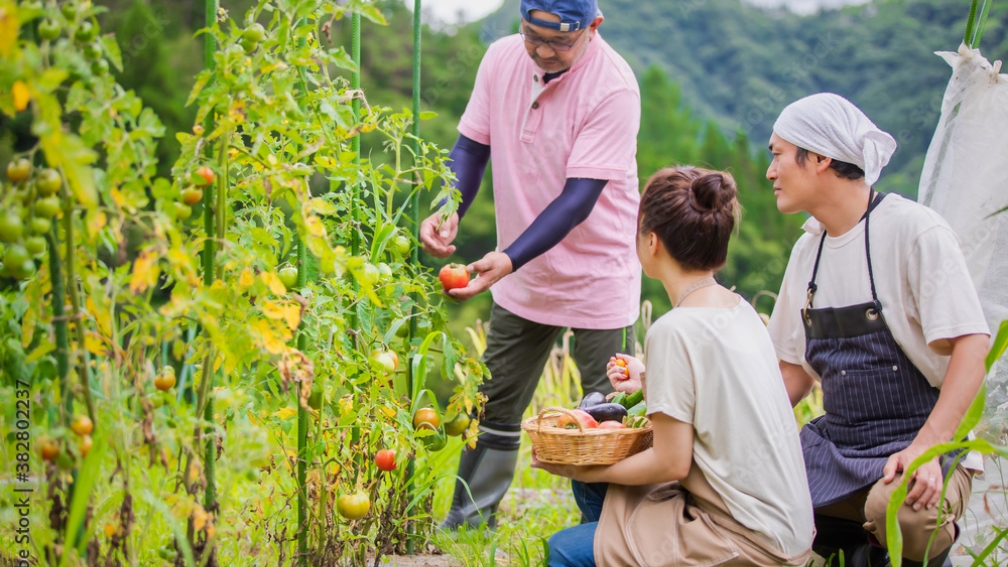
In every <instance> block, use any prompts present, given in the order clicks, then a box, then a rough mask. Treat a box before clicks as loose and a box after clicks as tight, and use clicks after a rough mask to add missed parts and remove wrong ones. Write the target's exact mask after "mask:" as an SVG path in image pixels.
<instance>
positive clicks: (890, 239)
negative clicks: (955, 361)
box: [769, 194, 990, 469]
mask: <svg viewBox="0 0 1008 567" xmlns="http://www.w3.org/2000/svg"><path fill="white" fill-rule="evenodd" d="M804 228H805V232H806V234H804V235H802V237H801V238H799V239H798V242H797V243H796V244H795V246H794V249H793V250H792V251H791V259H790V260H789V261H788V266H787V270H785V272H784V281H783V283H782V284H781V291H780V295H779V296H778V298H777V304H776V305H775V306H774V310H773V315H772V316H771V317H770V328H769V329H770V336H771V338H772V339H773V343H774V347H775V348H776V349H777V356H778V357H780V359H781V360H783V361H784V362H789V363H791V364H800V365H802V367H804V368H805V371H806V372H808V373H809V375H810V376H813V377H815V378H817V379H818V378H819V375H818V374H817V373H816V372H815V370H813V369H812V367H811V366H809V364H808V362H806V360H805V329H804V327H803V326H802V322H801V310H802V308H803V307H804V306H805V301H806V299H807V290H808V283H809V280H810V279H811V277H812V269H813V267H814V265H815V258H816V252H817V250H818V248H819V239H820V238H821V237H822V232H823V228H822V225H821V224H820V223H819V221H817V220H816V219H815V218H810V219H809V220H808V221H807V222H806V223H805V226H804ZM870 238H871V242H870V245H871V257H872V270H873V272H874V274H875V290H876V292H877V293H878V298H879V301H880V302H881V303H882V316H883V317H884V318H885V321H886V324H887V325H888V326H889V330H890V331H891V332H892V335H893V338H894V339H895V340H896V343H897V344H899V345H900V348H902V349H903V352H904V353H905V354H906V355H907V357H908V358H909V359H910V361H911V362H913V364H914V366H916V367H917V369H918V370H920V371H921V373H922V374H923V375H924V377H925V378H926V379H927V381H928V382H929V383H931V385H932V386H934V387H936V388H941V385H942V381H943V380H944V379H945V370H946V369H947V368H948V362H949V356H948V352H947V351H948V343H947V339H951V338H955V337H959V336H962V335H970V334H990V330H989V329H988V327H987V321H986V320H985V319H984V314H983V310H982V309H981V307H980V300H979V299H978V298H977V294H976V289H975V288H974V287H973V280H972V279H971V278H970V274H969V270H968V269H967V268H966V261H965V259H964V258H963V253H962V249H961V248H960V246H959V240H958V239H957V238H956V235H955V233H954V232H953V231H952V229H951V228H949V225H948V223H946V222H945V220H944V219H942V218H941V217H940V216H939V215H938V213H936V212H934V211H932V210H931V209H929V208H927V207H925V206H923V205H920V204H918V203H915V202H913V201H908V200H907V199H904V198H902V197H900V196H899V195H895V194H890V195H887V196H886V198H885V200H883V201H882V202H881V203H879V205H878V206H877V207H876V208H875V209H874V210H873V211H872V213H871V231H870ZM816 285H817V291H816V294H815V300H814V304H813V306H814V307H816V308H821V307H845V306H848V305H855V304H859V303H866V302H869V301H871V299H872V295H871V285H870V284H869V279H868V261H867V259H866V258H865V246H864V221H861V222H860V223H859V224H858V225H857V226H856V227H854V228H853V229H851V230H849V231H847V232H846V233H845V234H842V235H840V236H827V237H826V242H825V244H824V245H823V251H822V260H821V261H820V263H819V274H818V276H817V277H816ZM929 345H932V346H934V347H937V348H939V349H944V351H945V353H944V354H940V353H939V352H936V351H935V350H934V349H933V348H932V347H931V346H929ZM978 457H979V455H977V454H971V455H970V456H969V457H967V459H966V460H965V461H964V462H963V466H965V467H966V468H973V469H980V468H982V460H979V461H978Z"/></svg>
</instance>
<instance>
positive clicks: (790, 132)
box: [773, 93, 896, 185]
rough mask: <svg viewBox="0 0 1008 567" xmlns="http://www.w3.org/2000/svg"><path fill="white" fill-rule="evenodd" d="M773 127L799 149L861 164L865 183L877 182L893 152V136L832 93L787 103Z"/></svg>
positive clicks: (845, 100)
mask: <svg viewBox="0 0 1008 567" xmlns="http://www.w3.org/2000/svg"><path fill="white" fill-rule="evenodd" d="M773 129H774V132H776V133H777V135H778V136H780V137H781V138H784V139H785V140H787V141H788V142H791V143H792V144H794V145H796V146H798V147H799V148H804V149H806V150H809V151H812V152H815V153H817V154H820V155H823V156H826V157H828V158H833V159H835V160H839V161H845V162H847V163H853V164H854V165H856V166H858V167H860V168H861V169H863V170H864V172H865V182H866V183H867V184H868V185H873V184H874V183H875V182H876V181H878V178H879V175H880V174H881V173H882V168H883V167H885V166H886V164H887V163H889V158H890V157H892V155H893V153H894V152H895V151H896V140H894V139H893V137H892V136H890V135H889V134H888V133H886V132H883V131H882V130H880V129H879V128H878V126H875V123H873V122H872V121H871V120H870V119H869V118H868V117H867V116H865V113H864V112H861V109H859V108H858V107H856V106H854V104H853V103H852V102H851V101H849V100H847V99H845V98H844V97H842V96H840V95H835V94H833V93H819V94H814V95H812V96H807V97H805V98H803V99H801V100H798V101H795V102H793V103H791V104H789V105H788V106H787V108H785V109H784V111H783V112H781V115H780V117H778V118H777V122H776V123H774V127H773Z"/></svg>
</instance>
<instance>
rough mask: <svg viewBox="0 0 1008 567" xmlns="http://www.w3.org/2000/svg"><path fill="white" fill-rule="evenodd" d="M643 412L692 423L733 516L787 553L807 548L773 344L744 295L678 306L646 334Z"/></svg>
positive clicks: (802, 480) (803, 490)
mask: <svg viewBox="0 0 1008 567" xmlns="http://www.w3.org/2000/svg"><path fill="white" fill-rule="evenodd" d="M645 349H646V352H647V367H648V370H647V405H648V413H649V414H654V413H658V412H660V413H663V414H665V415H668V416H670V417H673V418H675V419H678V420H679V421H682V422H685V423H690V424H692V425H693V428H694V430H695V435H694V439H693V458H694V460H695V461H696V464H697V466H698V467H699V468H700V470H701V471H703V473H704V476H705V477H706V478H707V481H708V482H709V483H710V484H711V486H712V487H713V488H714V490H715V491H716V492H717V493H718V495H719V496H721V499H722V500H724V503H725V505H726V506H727V507H728V511H729V512H731V515H732V517H733V518H735V520H736V521H738V522H739V523H741V524H742V525H743V526H745V527H747V528H749V529H750V530H753V531H754V532H756V533H758V534H760V535H762V536H763V537H765V538H766V539H767V541H768V542H770V543H771V544H773V545H775V546H776V547H777V548H778V549H780V550H781V551H782V552H783V553H784V554H785V555H796V554H798V553H802V552H804V551H806V550H808V549H809V547H811V545H812V525H813V520H812V500H811V497H810V496H809V491H808V480H807V479H806V476H805V463H804V461H803V460H802V452H801V445H800V443H799V441H798V428H797V426H796V425H795V419H794V414H793V413H792V411H791V406H790V404H789V403H788V396H787V391H786V390H785V389H784V381H783V379H782V378H781V374H780V369H779V367H778V365H777V358H776V357H775V356H774V351H773V344H772V343H771V342H770V337H769V335H767V331H766V327H765V325H764V324H763V321H762V320H760V318H759V315H757V314H756V311H755V310H754V309H753V308H752V306H751V305H749V303H747V302H746V301H745V300H741V298H740V302H739V304H738V306H736V307H734V308H732V309H717V308H701V307H680V308H678V309H673V310H672V311H670V312H668V313H667V314H665V315H664V316H662V317H661V318H660V319H658V320H657V321H656V322H655V323H654V325H652V327H651V329H650V330H649V331H648V334H647V338H646V339H645Z"/></svg>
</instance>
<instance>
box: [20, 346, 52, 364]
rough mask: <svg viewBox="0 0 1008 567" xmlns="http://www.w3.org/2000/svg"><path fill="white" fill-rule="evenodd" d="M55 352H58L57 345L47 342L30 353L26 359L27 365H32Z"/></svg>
mask: <svg viewBox="0 0 1008 567" xmlns="http://www.w3.org/2000/svg"><path fill="white" fill-rule="evenodd" d="M54 350H56V345H55V344H53V343H51V342H49V341H45V342H43V343H42V344H40V345H39V346H37V347H35V348H34V349H33V350H32V351H31V352H30V353H28V356H26V357H25V364H31V363H32V362H35V361H37V360H39V359H41V358H42V357H43V356H45V355H47V354H49V353H50V352H52V351H54Z"/></svg>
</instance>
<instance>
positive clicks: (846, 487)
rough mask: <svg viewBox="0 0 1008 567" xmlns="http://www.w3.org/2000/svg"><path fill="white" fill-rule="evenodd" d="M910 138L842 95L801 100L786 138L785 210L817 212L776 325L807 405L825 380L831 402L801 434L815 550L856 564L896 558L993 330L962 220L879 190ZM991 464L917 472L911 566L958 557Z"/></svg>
mask: <svg viewBox="0 0 1008 567" xmlns="http://www.w3.org/2000/svg"><path fill="white" fill-rule="evenodd" d="M895 150H896V142H895V141H894V140H893V138H892V137H891V136H890V135H889V134H887V133H885V132H883V131H882V130H880V129H879V128H878V127H876V126H875V124H873V123H872V121H871V120H869V119H868V117H867V116H865V114H864V113H863V112H861V110H859V109H858V108H857V107H856V106H854V105H853V104H852V103H851V102H849V101H848V100H846V99H844V98H843V97H840V96H837V95H834V94H826V93H824V94H817V95H813V96H810V97H807V98H804V99H801V100H799V101H797V102H795V103H793V104H791V105H790V106H788V107H787V108H785V109H784V111H783V112H782V113H781V115H780V118H779V119H778V120H777V122H776V124H775V125H774V133H773V135H772V136H771V138H770V151H771V153H772V154H773V161H772V162H771V164H770V167H769V169H767V179H770V180H771V181H773V184H774V195H775V196H776V197H777V207H778V209H780V211H781V212H784V213H797V212H805V213H808V214H810V215H811V216H812V218H810V219H809V220H808V221H807V222H806V223H805V227H804V228H805V231H806V234H805V235H803V236H802V237H801V238H800V239H799V240H798V242H797V243H796V244H795V246H794V249H793V250H792V252H791V258H790V260H789V262H788V266H787V270H786V271H785V274H784V281H783V283H782V285H781V291H780V294H779V298H778V301H777V305H776V306H775V308H774V312H773V315H772V317H771V319H770V335H771V337H772V338H773V341H774V346H775V348H776V349H777V355H778V357H779V358H780V366H781V374H782V375H783V377H784V381H785V384H786V386H787V391H788V394H789V396H790V398H791V403H792V404H797V403H798V402H799V401H801V399H802V398H804V397H805V396H806V395H807V394H808V393H809V392H810V390H811V389H812V386H813V384H814V381H815V379H816V378H818V379H819V380H821V385H822V389H823V407H824V408H825V410H826V414H825V415H824V416H822V417H820V418H817V419H815V420H813V421H812V422H810V423H809V424H807V425H806V426H805V427H804V428H803V429H802V431H801V441H802V451H803V453H804V457H805V467H806V473H807V476H808V480H809V491H810V494H811V496H812V504H813V507H814V508H815V512H816V517H815V521H816V528H817V532H818V533H817V535H816V541H815V544H814V546H813V550H815V551H816V552H817V553H819V554H820V555H824V556H826V557H828V556H829V555H830V554H834V553H836V552H837V551H838V550H840V549H842V550H844V555H845V557H846V564H847V565H848V566H851V565H867V562H868V561H871V562H872V564H874V565H881V564H884V559H885V555H886V554H885V551H884V549H883V548H884V546H885V545H886V532H885V513H886V507H887V505H888V502H889V497H890V495H891V494H892V492H893V490H894V489H895V488H896V487H897V486H899V484H900V481H901V480H902V474H903V471H904V470H905V469H906V468H907V467H908V466H909V465H910V463H911V462H913V460H914V459H916V458H917V457H918V456H920V455H921V454H922V453H924V452H925V451H927V450H928V449H930V448H931V447H933V446H934V445H936V444H938V443H943V442H947V441H951V440H952V437H953V435H954V434H955V431H956V428H957V427H958V425H959V423H960V421H961V420H962V418H963V416H964V415H965V413H966V410H967V409H968V408H969V405H970V403H971V402H972V401H973V399H974V397H975V396H976V394H977V392H978V391H979V389H980V386H981V384H982V382H983V379H984V374H985V372H984V357H985V355H986V353H987V350H988V344H989V339H990V332H989V329H988V327H987V324H986V322H985V320H984V316H983V312H982V310H981V308H980V302H979V300H978V299H977V295H976V291H975V289H974V287H973V282H972V280H971V279H970V276H969V272H968V271H967V268H966V263H965V260H964V258H963V254H962V250H961V248H960V246H959V242H958V240H957V239H956V236H955V234H954V233H953V232H952V230H951V229H950V228H949V226H948V224H947V223H945V221H944V220H942V219H941V217H939V216H938V215H937V214H936V213H934V212H933V211H931V210H930V209H927V208H926V207H923V206H921V205H918V204H917V203H915V202H913V201H909V200H906V199H903V198H902V197H900V196H899V195H885V194H880V193H877V192H876V191H875V190H874V189H873V188H872V184H874V183H875V182H876V181H877V180H878V178H879V175H880V173H881V171H882V168H883V167H885V165H886V164H887V163H888V162H889V158H890V157H891V156H892V154H893V152H895ZM957 458H958V459H959V460H958V461H957V460H956V459H957ZM957 462H958V464H957ZM982 466H983V461H982V459H981V458H980V456H979V455H977V454H969V455H963V454H960V455H945V456H942V457H941V458H940V459H939V458H936V459H934V460H932V461H930V462H927V463H925V464H924V465H923V466H921V467H920V468H918V469H917V470H916V471H915V473H914V475H913V476H912V478H911V479H910V481H909V492H908V496H907V499H906V504H905V505H904V506H902V507H901V508H900V511H899V514H898V520H899V522H900V528H901V530H902V533H903V543H904V548H903V556H904V561H903V564H904V565H911V566H916V565H923V564H924V561H925V560H926V559H927V560H928V563H927V564H928V565H941V564H942V562H943V561H944V559H945V557H947V555H948V550H949V549H950V547H951V545H952V543H953V542H954V541H955V538H956V536H957V535H958V534H957V527H956V526H955V520H957V519H959V518H960V517H961V516H962V514H963V512H964V509H965V504H966V503H967V502H968V501H969V495H970V488H971V483H972V476H973V471H974V470H980V469H982ZM943 475H944V478H948V479H949V481H948V487H947V490H946V492H945V496H944V499H942V497H941V496H942V495H941V492H942V479H943ZM941 500H943V501H941ZM939 501H941V502H939ZM932 533H935V538H934V541H933V542H931V543H930V549H929V550H928V551H927V555H928V556H929V557H928V558H926V557H925V554H926V550H927V548H928V545H929V538H931V536H932Z"/></svg>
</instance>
